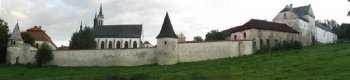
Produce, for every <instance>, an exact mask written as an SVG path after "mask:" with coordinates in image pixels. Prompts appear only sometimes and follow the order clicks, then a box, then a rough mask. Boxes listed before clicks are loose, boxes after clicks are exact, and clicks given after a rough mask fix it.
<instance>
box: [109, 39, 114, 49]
mask: <svg viewBox="0 0 350 80" xmlns="http://www.w3.org/2000/svg"><path fill="white" fill-rule="evenodd" d="M112 46H113V44H112V41H109V44H108V48H109V49H112Z"/></svg>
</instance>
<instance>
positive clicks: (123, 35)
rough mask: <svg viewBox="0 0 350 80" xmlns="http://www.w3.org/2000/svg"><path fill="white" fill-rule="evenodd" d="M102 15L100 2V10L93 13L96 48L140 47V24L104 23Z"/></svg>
mask: <svg viewBox="0 0 350 80" xmlns="http://www.w3.org/2000/svg"><path fill="white" fill-rule="evenodd" d="M103 22H104V15H103V12H102V4H101V5H100V12H99V13H98V15H97V14H95V18H94V27H93V29H94V31H95V32H96V38H95V41H96V46H97V49H116V48H140V47H142V45H143V43H142V40H141V35H142V25H141V24H132V25H124V24H123V25H104V23H103Z"/></svg>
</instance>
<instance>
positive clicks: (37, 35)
mask: <svg viewBox="0 0 350 80" xmlns="http://www.w3.org/2000/svg"><path fill="white" fill-rule="evenodd" d="M27 33H29V35H31V36H32V37H33V38H34V40H36V41H48V42H50V43H51V44H52V45H54V46H55V47H56V48H57V46H56V45H55V43H53V42H52V40H51V38H50V36H48V35H47V34H46V33H45V31H43V30H41V26H39V27H38V26H34V27H32V28H29V29H27Z"/></svg>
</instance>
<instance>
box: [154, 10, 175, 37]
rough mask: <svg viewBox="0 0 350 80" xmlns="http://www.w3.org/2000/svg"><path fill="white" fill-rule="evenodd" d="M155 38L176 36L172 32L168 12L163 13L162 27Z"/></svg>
mask: <svg viewBox="0 0 350 80" xmlns="http://www.w3.org/2000/svg"><path fill="white" fill-rule="evenodd" d="M157 38H178V37H177V35H176V34H175V32H174V29H173V26H172V25H171V21H170V18H169V15H168V13H166V15H165V18H164V22H163V25H162V29H161V30H160V33H159V34H158V36H157Z"/></svg>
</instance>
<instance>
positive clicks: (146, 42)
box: [143, 41, 151, 44]
mask: <svg viewBox="0 0 350 80" xmlns="http://www.w3.org/2000/svg"><path fill="white" fill-rule="evenodd" d="M143 44H151V43H149V42H148V41H145V42H144V43H143Z"/></svg>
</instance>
